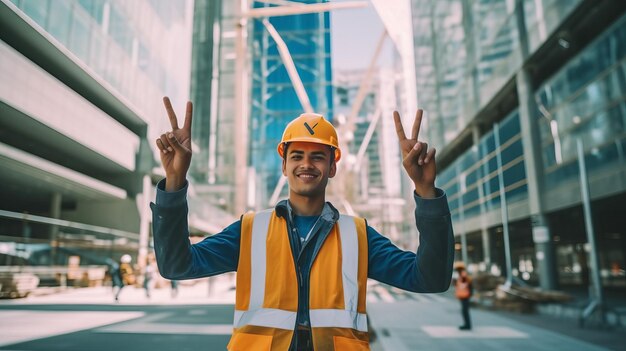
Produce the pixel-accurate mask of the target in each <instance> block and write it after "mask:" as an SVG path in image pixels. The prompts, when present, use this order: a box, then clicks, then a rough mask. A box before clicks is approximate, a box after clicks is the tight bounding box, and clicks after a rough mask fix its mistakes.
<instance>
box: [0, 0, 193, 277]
mask: <svg viewBox="0 0 626 351" xmlns="http://www.w3.org/2000/svg"><path fill="white" fill-rule="evenodd" d="M192 4H193V2H192V1H191V0H185V1H167V0H145V1H123V0H58V1H56V0H55V1H49V0H44V1H40V0H1V1H0V16H1V18H0V39H1V41H0V71H1V72H0V76H2V83H1V84H0V130H2V132H1V133H0V149H1V151H0V157H1V158H2V162H0V181H1V182H2V184H3V186H2V189H1V190H0V197H2V199H13V201H3V204H2V207H1V210H2V216H0V227H1V228H2V232H3V241H8V242H10V243H11V245H13V246H15V245H22V244H25V245H26V244H28V245H30V244H38V245H40V244H41V245H44V246H46V245H47V246H48V247H49V248H51V251H52V252H53V253H54V252H57V253H58V255H55V254H51V255H43V256H41V255H40V256H41V257H43V258H42V259H41V260H39V261H38V264H54V265H63V264H66V261H65V260H66V259H67V255H69V254H70V253H69V252H70V251H72V250H74V251H76V250H79V249H80V250H82V252H86V251H89V252H91V255H83V256H82V257H83V261H82V262H81V264H85V263H86V261H87V260H89V258H88V256H89V257H92V258H93V260H96V261H98V260H99V261H98V262H95V263H97V264H101V263H102V258H103V257H107V256H108V257H118V256H119V255H120V254H121V253H122V252H128V253H133V254H136V253H137V249H138V247H139V246H140V244H139V241H140V240H147V238H148V234H149V221H150V219H149V214H150V213H149V209H148V202H149V200H150V198H151V197H152V188H153V182H154V181H156V180H158V179H160V178H161V177H162V176H163V175H162V174H159V173H160V170H159V169H160V165H159V161H158V153H156V152H155V149H156V147H155V143H154V140H156V138H157V136H159V135H160V134H161V133H163V132H164V131H165V130H169V129H170V126H169V121H168V119H167V118H166V114H165V112H164V109H163V106H162V103H161V99H162V97H163V96H165V95H167V96H170V98H171V99H172V102H173V104H174V106H175V109H176V110H177V111H179V112H178V113H179V114H180V113H181V112H182V111H184V103H185V101H186V100H187V99H188V87H189V67H190V58H191V24H192V16H191V15H192V11H193V7H192ZM181 122H182V121H181ZM155 169H156V170H157V171H156V172H157V174H154V173H153V171H154V170H155ZM152 176H154V179H151V178H152ZM140 237H141V238H140ZM11 245H9V246H11ZM141 245H143V247H144V248H145V247H146V245H147V242H145V241H144V242H143V244H141ZM4 247H8V246H4ZM22 250H23V248H22ZM9 251H11V250H9ZM61 252H65V254H63V255H61V254H60V253H61ZM3 254H5V256H3V259H7V260H10V256H12V251H11V252H4V253H3ZM33 257H34V256H33ZM22 259H26V261H28V259H27V258H25V257H22ZM31 263H32V262H31ZM0 264H16V261H13V263H6V262H5V263H3V262H0ZM21 264H28V262H26V263H24V262H22V263H21Z"/></svg>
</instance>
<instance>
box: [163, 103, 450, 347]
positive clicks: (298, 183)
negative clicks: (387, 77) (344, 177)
mask: <svg viewBox="0 0 626 351" xmlns="http://www.w3.org/2000/svg"><path fill="white" fill-rule="evenodd" d="M164 103H165V108H166V110H167V113H168V116H169V119H170V122H171V125H172V131H171V132H168V133H166V134H163V135H161V137H160V138H159V139H158V140H157V146H158V148H159V150H160V151H161V153H160V155H161V162H162V164H163V168H164V169H165V174H166V179H165V180H164V181H161V182H159V184H158V186H157V196H156V204H153V205H152V210H153V226H154V228H153V229H154V230H153V231H154V244H155V252H156V257H157V263H158V266H159V270H160V272H161V274H162V275H163V276H164V277H166V278H168V279H189V278H199V277H207V276H212V275H216V274H220V273H224V272H231V271H237V291H236V303H235V318H234V329H233V336H232V338H231V340H230V342H229V344H228V349H229V350H368V349H369V335H368V330H367V317H366V303H365V298H366V288H367V278H372V279H376V280H378V281H381V282H383V283H387V284H390V285H393V286H396V287H399V288H401V289H405V290H409V291H413V292H442V291H445V290H447V289H448V287H449V285H450V279H451V276H452V261H453V254H454V247H453V245H454V240H453V233H452V225H451V221H450V213H449V210H448V204H447V200H446V196H445V194H444V193H443V191H441V190H440V189H436V188H435V186H434V183H435V175H436V166H435V149H430V150H428V145H427V144H426V143H424V142H418V140H417V138H418V135H419V129H420V124H421V119H422V111H421V110H419V111H418V112H417V114H416V117H415V122H414V124H413V128H412V133H411V137H410V138H407V137H406V136H405V134H404V129H403V127H402V123H401V122H400V116H399V115H398V113H397V112H396V113H394V119H395V123H396V130H397V133H398V138H399V142H400V147H401V149H402V154H403V157H404V160H403V165H404V168H405V169H406V171H407V172H408V174H409V176H410V178H411V179H412V181H413V183H414V185H415V193H414V197H415V202H416V210H415V215H416V226H417V229H418V230H419V232H420V245H419V248H418V250H417V254H416V253H414V252H407V251H402V250H400V249H399V248H397V247H396V246H395V245H393V244H392V243H391V242H390V241H389V240H388V239H386V238H385V237H383V236H382V235H380V234H379V233H378V232H377V231H376V230H375V229H373V228H372V227H370V226H368V225H367V223H366V222H365V220H364V219H361V218H356V217H350V216H344V215H340V214H339V213H338V211H337V210H336V209H335V208H334V207H333V206H332V204H330V203H328V202H326V201H325V195H326V194H325V192H326V185H327V183H328V179H329V178H332V177H334V176H335V173H336V171H337V162H338V161H339V160H340V159H341V150H340V149H339V147H338V140H337V133H336V131H335V129H334V127H333V126H332V125H331V124H330V123H329V122H328V121H326V120H325V119H324V118H323V117H322V116H321V115H316V114H303V115H301V116H300V117H298V118H296V119H295V120H293V121H292V122H291V123H290V124H289V125H288V126H287V127H286V129H285V131H284V133H283V138H282V140H281V143H280V144H279V145H278V153H279V155H280V156H281V157H282V158H283V161H282V172H283V175H285V176H286V177H287V179H288V183H289V199H288V200H283V201H281V202H279V203H278V204H277V205H276V207H275V208H274V209H273V210H271V211H262V212H259V213H256V214H255V213H247V214H245V215H243V216H242V217H241V219H240V220H239V221H237V222H235V223H233V224H232V225H230V226H229V227H227V228H225V229H224V230H223V231H222V232H221V233H218V234H216V235H213V236H210V237H208V238H206V239H205V240H204V241H202V242H200V243H197V244H195V245H191V244H190V242H189V240H188V239H187V236H188V227H187V202H186V198H185V196H186V191H187V182H186V180H185V179H186V174H187V170H188V168H189V164H190V162H191V120H192V105H191V103H190V102H188V103H187V111H186V116H185V122H184V126H183V127H182V128H179V127H178V122H177V119H176V115H175V113H174V111H173V109H172V106H171V104H170V101H169V99H167V98H164Z"/></svg>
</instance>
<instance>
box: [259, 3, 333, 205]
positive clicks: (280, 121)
mask: <svg viewBox="0 0 626 351" xmlns="http://www.w3.org/2000/svg"><path fill="white" fill-rule="evenodd" d="M300 2H302V3H307V4H313V3H323V2H327V1H326V0H307V1H300ZM268 6H270V5H269V4H268V3H262V2H255V3H254V7H255V8H259V7H268ZM329 16H330V15H329V13H328V12H322V13H314V14H304V15H292V16H281V17H270V18H269V22H270V23H271V24H272V26H273V27H274V28H275V29H276V31H277V32H278V33H279V35H280V36H281V37H282V39H283V40H284V42H285V44H286V46H287V48H288V50H289V52H290V54H291V57H292V58H293V61H294V64H295V66H296V70H297V72H298V74H299V76H300V79H301V80H302V84H303V85H304V89H305V90H306V94H307V95H308V99H309V101H310V103H311V106H312V107H313V111H314V112H315V113H319V114H321V115H323V116H324V117H325V118H326V119H328V120H330V121H332V120H333V118H334V109H333V90H332V70H331V57H330V17H329ZM250 36H251V39H250V48H249V49H250V55H251V57H250V58H251V71H252V77H251V83H250V84H251V93H250V94H251V95H250V97H251V107H250V124H249V125H250V127H249V128H250V129H249V130H250V133H249V135H250V149H249V150H250V151H249V155H250V157H249V164H250V166H251V169H252V170H253V171H252V172H251V173H250V177H251V179H252V178H254V179H255V181H254V183H253V184H251V186H250V187H249V189H248V191H249V192H250V193H251V198H250V200H251V201H249V203H250V205H252V207H254V208H266V207H268V206H271V204H269V200H270V198H271V196H272V194H273V193H274V191H275V189H276V187H277V184H278V183H279V179H280V177H281V172H280V169H281V162H282V161H281V159H280V157H278V156H277V153H276V147H277V145H278V143H279V142H280V139H281V137H282V132H283V130H284V129H285V127H286V126H287V124H288V123H289V122H290V121H291V120H292V119H294V118H295V117H297V116H299V115H300V114H301V113H303V112H305V108H304V106H302V105H301V104H300V102H299V99H298V96H297V95H296V90H295V89H294V86H293V84H292V82H291V80H290V78H289V75H288V73H287V69H286V68H285V65H284V63H283V61H282V59H281V57H280V55H279V50H278V46H277V44H276V42H275V41H274V39H273V38H272V37H271V35H270V33H269V31H268V30H267V29H266V28H265V26H264V25H263V23H262V20H261V19H254V20H253V21H252V23H251V34H250ZM281 194H282V195H283V196H285V195H286V194H287V187H286V186H285V187H284V188H283V189H282V192H281Z"/></svg>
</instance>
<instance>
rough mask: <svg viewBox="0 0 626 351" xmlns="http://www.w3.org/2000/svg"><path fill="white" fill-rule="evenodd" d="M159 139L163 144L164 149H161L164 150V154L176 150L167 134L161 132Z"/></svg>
mask: <svg viewBox="0 0 626 351" xmlns="http://www.w3.org/2000/svg"><path fill="white" fill-rule="evenodd" d="M159 141H161V144H162V145H163V149H161V151H163V153H164V154H166V153H168V152H171V151H174V149H173V148H172V145H170V142H169V140H168V138H167V136H166V135H165V134H161V137H160V138H159Z"/></svg>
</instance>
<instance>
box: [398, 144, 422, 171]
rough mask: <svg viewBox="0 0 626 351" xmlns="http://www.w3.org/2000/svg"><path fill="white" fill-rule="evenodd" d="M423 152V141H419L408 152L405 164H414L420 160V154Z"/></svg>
mask: <svg viewBox="0 0 626 351" xmlns="http://www.w3.org/2000/svg"><path fill="white" fill-rule="evenodd" d="M421 152H422V143H420V142H417V143H415V145H414V146H413V147H412V148H411V150H410V151H409V153H408V154H406V157H405V158H404V161H402V162H403V163H404V165H405V166H410V165H412V164H415V163H417V160H418V158H419V155H420V153H421Z"/></svg>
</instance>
